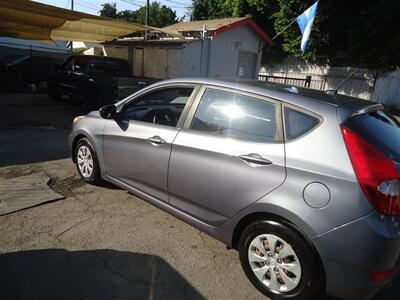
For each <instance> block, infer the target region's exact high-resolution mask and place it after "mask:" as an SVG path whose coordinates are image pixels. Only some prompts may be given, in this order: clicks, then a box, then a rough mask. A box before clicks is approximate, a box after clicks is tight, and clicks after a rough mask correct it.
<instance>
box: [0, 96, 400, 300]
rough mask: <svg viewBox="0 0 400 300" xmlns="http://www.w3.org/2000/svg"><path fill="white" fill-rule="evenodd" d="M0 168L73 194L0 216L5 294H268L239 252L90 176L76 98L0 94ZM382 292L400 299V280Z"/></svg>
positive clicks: (0, 279)
mask: <svg viewBox="0 0 400 300" xmlns="http://www.w3.org/2000/svg"><path fill="white" fill-rule="evenodd" d="M0 111H1V112H2V118H1V119H0V178H11V177H16V176H20V175H26V174H32V173H37V172H43V173H45V174H47V175H49V176H50V177H51V178H52V180H51V184H50V185H51V186H52V188H53V189H55V190H56V191H57V192H59V193H62V194H63V195H65V196H66V198H65V199H64V200H60V201H56V202H53V203H48V204H45V205H41V206H37V207H34V208H30V209H26V210H22V211H19V212H15V213H12V214H9V215H5V216H1V217H0V232H1V235H0V291H1V296H0V297H1V298H2V299H265V298H264V297H263V296H262V295H261V294H260V293H259V292H258V291H257V290H256V289H255V288H253V286H252V285H251V284H250V283H249V281H248V280H247V279H246V277H245V275H244V273H243V272H242V270H241V267H240V263H239V260H238V254H237V252H236V251H234V250H230V251H227V250H226V248H225V245H223V244H221V243H219V242H217V241H216V240H214V239H212V238H210V237H208V236H207V235H205V234H203V233H201V232H199V231H198V230H196V229H194V228H192V227H191V226H189V225H187V224H185V223H183V222H181V221H179V220H178V219H176V218H174V217H172V216H170V215H168V214H166V213H164V212H162V211H161V210H159V209H156V208H155V207H153V206H151V205H149V204H147V203H146V202H144V201H142V200H140V199H138V198H136V197H135V196H132V195H130V194H128V193H127V192H126V191H123V190H120V189H118V188H116V187H114V186H111V185H109V186H105V187H96V186H91V185H87V184H85V183H84V182H83V181H82V180H81V179H80V178H79V177H78V174H77V171H76V169H75V166H74V165H73V163H72V162H71V160H70V159H69V157H68V156H69V153H68V148H67V144H66V137H67V134H68V131H69V129H70V126H71V123H72V118H73V117H74V116H75V115H77V114H81V113H85V112H86V111H85V110H84V109H83V108H82V107H80V106H79V105H78V104H76V103H67V102H61V103H53V102H51V101H50V100H49V99H48V97H47V96H46V95H44V94H38V95H23V94H15V95H0ZM396 283H397V284H394V285H392V286H391V287H389V288H387V289H385V291H384V293H381V294H380V295H379V296H378V297H377V298H376V299H398V297H396V295H397V296H398V295H400V289H399V288H400V285H399V280H398V278H397V279H396Z"/></svg>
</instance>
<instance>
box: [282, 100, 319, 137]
mask: <svg viewBox="0 0 400 300" xmlns="http://www.w3.org/2000/svg"><path fill="white" fill-rule="evenodd" d="M319 122H320V120H319V119H318V118H316V117H314V116H311V115H309V114H306V113H303V112H301V111H298V110H295V109H292V108H289V107H285V130H286V139H287V140H289V141H290V140H294V139H297V138H298V137H300V136H302V135H305V134H306V133H308V132H310V131H311V130H312V129H314V128H315V127H316V126H318V124H319Z"/></svg>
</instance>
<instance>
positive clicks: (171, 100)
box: [123, 87, 194, 127]
mask: <svg viewBox="0 0 400 300" xmlns="http://www.w3.org/2000/svg"><path fill="white" fill-rule="evenodd" d="M193 89H194V88H191V87H179V88H178V87H177V88H167V89H162V90H158V91H155V92H151V93H149V94H147V95H144V96H143V97H140V98H139V99H137V100H135V101H133V102H131V103H129V104H128V105H126V107H125V108H124V110H123V118H124V119H125V120H134V121H142V122H148V123H153V124H160V125H166V126H173V127H175V126H176V125H177V123H178V120H179V118H180V116H181V114H182V112H183V109H184V108H185V105H186V103H187V101H188V100H189V98H190V95H191V94H192V92H193Z"/></svg>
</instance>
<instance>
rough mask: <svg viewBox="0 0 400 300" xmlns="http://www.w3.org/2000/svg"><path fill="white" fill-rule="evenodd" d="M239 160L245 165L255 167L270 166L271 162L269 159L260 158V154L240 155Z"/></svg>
mask: <svg viewBox="0 0 400 300" xmlns="http://www.w3.org/2000/svg"><path fill="white" fill-rule="evenodd" d="M239 158H240V159H241V160H243V161H245V162H246V163H250V164H255V165H262V166H268V165H272V161H270V160H269V159H266V158H264V157H262V156H261V155H260V154H256V153H250V154H245V155H240V156H239Z"/></svg>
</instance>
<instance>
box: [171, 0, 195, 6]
mask: <svg viewBox="0 0 400 300" xmlns="http://www.w3.org/2000/svg"><path fill="white" fill-rule="evenodd" d="M165 1H167V2H171V3H175V4H179V5H189V4H188V3H184V2H179V1H174V0H165Z"/></svg>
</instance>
